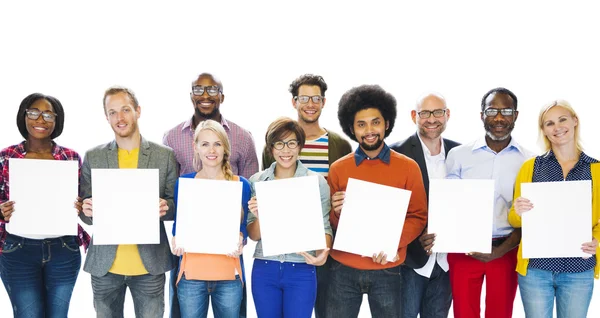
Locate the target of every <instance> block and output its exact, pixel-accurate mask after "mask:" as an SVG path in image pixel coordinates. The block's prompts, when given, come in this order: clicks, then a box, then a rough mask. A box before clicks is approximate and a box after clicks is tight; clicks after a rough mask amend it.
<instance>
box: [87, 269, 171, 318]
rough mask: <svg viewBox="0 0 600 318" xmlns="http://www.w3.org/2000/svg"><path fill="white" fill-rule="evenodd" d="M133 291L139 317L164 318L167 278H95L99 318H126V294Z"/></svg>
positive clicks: (93, 277)
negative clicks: (127, 290)
mask: <svg viewBox="0 0 600 318" xmlns="http://www.w3.org/2000/svg"><path fill="white" fill-rule="evenodd" d="M127 287H129V291H130V292H131V298H133V307H134V309H135V316H136V317H143V318H150V317H156V318H162V317H163V314H164V312H165V274H160V275H150V274H146V275H139V276H123V275H117V274H113V273H107V274H106V275H104V276H93V275H92V291H93V292H94V308H95V309H96V315H97V317H98V318H122V317H123V305H124V303H125V291H126V289H127Z"/></svg>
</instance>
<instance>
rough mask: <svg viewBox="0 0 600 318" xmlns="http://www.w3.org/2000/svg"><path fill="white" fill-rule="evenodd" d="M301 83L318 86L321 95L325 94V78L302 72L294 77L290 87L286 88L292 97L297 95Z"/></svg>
mask: <svg viewBox="0 0 600 318" xmlns="http://www.w3.org/2000/svg"><path fill="white" fill-rule="evenodd" d="M302 85H309V86H319V88H320V89H321V96H323V97H324V96H325V91H326V90H327V83H325V80H324V79H323V77H322V76H319V75H313V74H304V75H302V76H300V77H298V78H297V79H295V80H294V81H293V82H292V84H290V88H289V89H288V90H289V91H290V93H292V96H293V97H296V96H298V90H299V89H300V86H302Z"/></svg>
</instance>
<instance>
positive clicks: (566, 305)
mask: <svg viewBox="0 0 600 318" xmlns="http://www.w3.org/2000/svg"><path fill="white" fill-rule="evenodd" d="M538 129H539V136H540V140H541V141H543V144H544V150H545V153H544V154H543V155H541V156H537V157H535V158H531V159H530V160H528V161H526V162H525V163H524V164H523V166H522V167H521V170H520V172H519V174H518V175H517V181H516V184H515V192H514V198H515V199H514V203H513V206H512V208H511V209H510V213H509V215H508V221H509V222H510V224H511V225H512V226H513V227H515V228H518V227H521V225H522V223H521V216H522V215H523V214H525V213H527V212H528V211H529V210H531V209H532V208H533V206H534V205H535V204H536V202H532V201H530V200H528V199H527V198H524V197H521V184H522V183H529V182H563V181H576V180H592V189H591V190H592V191H593V192H592V229H591V232H592V237H590V241H588V242H581V250H582V251H583V252H584V253H585V254H587V256H585V257H567V258H530V259H524V258H523V257H522V253H521V251H522V244H521V245H520V246H519V252H518V261H517V272H518V279H519V290H520V292H521V298H522V300H523V308H524V309H525V315H526V316H527V317H534V318H535V317H552V312H553V308H554V302H555V301H556V309H557V310H556V311H557V314H558V317H559V318H567V317H568V318H578V317H581V318H584V317H587V311H588V308H589V305H590V301H591V299H592V292H593V289H594V278H596V279H598V278H599V277H600V276H599V274H600V259H599V258H598V256H599V252H600V251H599V250H598V241H600V224H599V223H598V219H600V202H599V201H598V200H600V163H598V160H596V159H594V158H591V157H589V156H588V155H586V154H585V153H584V152H583V148H582V147H581V143H580V139H579V132H580V122H579V117H578V116H577V113H575V110H574V109H573V107H571V105H570V104H569V103H568V102H567V101H564V100H557V101H554V102H552V103H549V104H547V105H545V106H544V107H543V108H542V109H541V111H540V115H539V118H538ZM540 212H543V211H540ZM564 212H565V213H567V214H568V213H569V211H564ZM594 255H595V257H593V256H594Z"/></svg>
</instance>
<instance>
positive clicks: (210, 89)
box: [192, 85, 223, 96]
mask: <svg viewBox="0 0 600 318" xmlns="http://www.w3.org/2000/svg"><path fill="white" fill-rule="evenodd" d="M204 91H206V92H207V93H208V96H217V95H219V93H222V92H223V91H222V90H221V88H219V86H216V85H213V86H202V85H195V86H192V94H194V95H196V96H202V95H204Z"/></svg>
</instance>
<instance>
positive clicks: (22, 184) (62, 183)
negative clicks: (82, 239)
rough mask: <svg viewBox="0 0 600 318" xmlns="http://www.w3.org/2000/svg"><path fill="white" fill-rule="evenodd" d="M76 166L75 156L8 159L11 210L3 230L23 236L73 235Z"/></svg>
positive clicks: (75, 226)
mask: <svg viewBox="0 0 600 318" xmlns="http://www.w3.org/2000/svg"><path fill="white" fill-rule="evenodd" d="M78 169H79V163H78V162H77V161H75V160H40V159H16V158H11V159H9V172H8V173H9V180H10V200H11V201H14V202H15V212H14V213H13V215H12V217H11V218H10V222H9V223H8V224H7V227H6V229H7V231H8V232H9V233H11V234H15V235H25V236H27V235H41V236H45V235H47V236H63V235H77V220H78V219H79V218H78V216H77V210H76V209H75V207H74V202H75V200H77V193H78V184H79V172H78Z"/></svg>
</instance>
